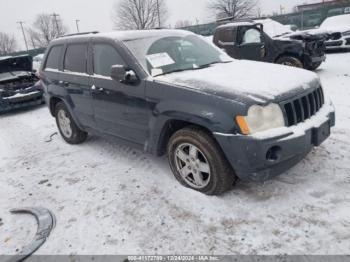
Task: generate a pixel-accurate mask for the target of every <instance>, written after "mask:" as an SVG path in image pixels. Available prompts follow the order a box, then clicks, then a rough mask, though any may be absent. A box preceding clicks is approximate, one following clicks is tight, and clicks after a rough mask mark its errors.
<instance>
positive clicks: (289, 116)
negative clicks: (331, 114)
mask: <svg viewBox="0 0 350 262" xmlns="http://www.w3.org/2000/svg"><path fill="white" fill-rule="evenodd" d="M323 105H324V94H323V90H322V87H319V88H317V89H316V90H315V91H313V92H311V93H309V94H307V95H304V96H302V97H299V98H297V99H294V100H289V101H286V102H284V103H283V105H282V108H283V109H284V114H285V119H286V122H287V123H286V124H287V126H294V125H297V124H299V123H302V122H304V121H305V120H307V119H309V118H311V117H312V116H313V115H315V114H316V113H317V112H318V111H319V110H320V108H321V107H322V106H323Z"/></svg>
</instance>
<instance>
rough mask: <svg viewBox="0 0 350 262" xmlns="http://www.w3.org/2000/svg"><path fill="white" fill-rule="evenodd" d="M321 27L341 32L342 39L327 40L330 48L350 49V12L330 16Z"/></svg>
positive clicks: (327, 45)
mask: <svg viewBox="0 0 350 262" xmlns="http://www.w3.org/2000/svg"><path fill="white" fill-rule="evenodd" d="M320 29H321V30H325V31H331V32H339V33H341V38H340V39H337V40H329V41H327V42H326V48H327V49H328V50H332V49H350V14H346V15H339V16H333V17H329V18H327V19H326V20H325V21H324V22H323V23H322V24H321V27H320Z"/></svg>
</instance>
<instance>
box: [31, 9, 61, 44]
mask: <svg viewBox="0 0 350 262" xmlns="http://www.w3.org/2000/svg"><path fill="white" fill-rule="evenodd" d="M57 16H58V15H56V14H45V13H43V14H39V15H37V17H36V19H35V21H34V23H33V27H32V28H30V29H28V30H27V32H28V35H29V38H30V44H31V45H32V46H33V47H46V46H47V45H48V44H49V43H50V41H51V40H53V39H55V38H57V37H59V36H62V35H64V34H65V33H66V32H67V28H66V26H64V24H63V22H62V20H61V19H58V18H57Z"/></svg>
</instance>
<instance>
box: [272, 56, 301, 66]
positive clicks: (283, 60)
mask: <svg viewBox="0 0 350 262" xmlns="http://www.w3.org/2000/svg"><path fill="white" fill-rule="evenodd" d="M276 63H277V64H280V65H286V66H293V67H297V68H304V65H303V63H302V62H301V61H300V60H299V59H298V58H295V57H292V56H282V57H280V58H278V59H277V61H276Z"/></svg>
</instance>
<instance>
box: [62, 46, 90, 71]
mask: <svg viewBox="0 0 350 262" xmlns="http://www.w3.org/2000/svg"><path fill="white" fill-rule="evenodd" d="M86 68H87V45H86V44H72V45H68V47H67V50H66V54H65V57H64V71H65V72H75V73H86V72H87V71H86Z"/></svg>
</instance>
